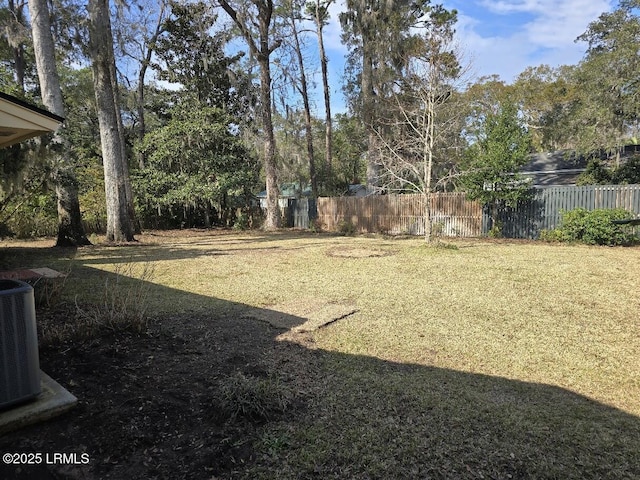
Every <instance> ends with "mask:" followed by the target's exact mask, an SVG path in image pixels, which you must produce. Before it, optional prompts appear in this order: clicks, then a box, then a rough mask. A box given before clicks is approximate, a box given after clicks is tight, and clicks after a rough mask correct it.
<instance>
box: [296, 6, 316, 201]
mask: <svg viewBox="0 0 640 480" xmlns="http://www.w3.org/2000/svg"><path fill="white" fill-rule="evenodd" d="M295 15H296V14H295V12H294V11H293V8H292V11H291V12H290V20H291V31H292V32H293V41H294V46H295V51H296V58H297V60H298V69H299V70H300V95H301V96H302V104H303V105H304V125H305V138H306V141H307V157H308V160H309V178H310V179H311V191H312V192H313V196H314V198H317V197H318V176H317V174H316V161H315V158H314V153H313V126H312V124H311V105H310V103H309V88H308V86H307V76H306V74H305V70H304V58H303V57H302V49H301V46H300V37H299V36H298V26H297V24H296V19H295ZM301 187H302V185H301Z"/></svg>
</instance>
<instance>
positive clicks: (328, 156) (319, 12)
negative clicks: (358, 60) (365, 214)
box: [315, 0, 333, 176]
mask: <svg viewBox="0 0 640 480" xmlns="http://www.w3.org/2000/svg"><path fill="white" fill-rule="evenodd" d="M332 1H333V0H330V1H328V2H326V8H328V7H329V4H331V3H332ZM323 12H325V14H324V15H323ZM325 19H326V9H323V8H322V7H321V5H320V0H316V3H315V22H316V28H317V33H318V50H319V52H320V68H321V70H322V92H323V93H324V111H325V130H324V144H325V164H326V165H325V166H326V169H327V176H329V175H331V164H332V163H333V161H332V156H333V151H332V150H333V141H332V135H333V126H332V123H331V122H332V120H331V93H330V90H329V69H328V66H327V65H328V63H329V60H328V58H327V54H326V53H325V50H324V33H323V29H324V22H325Z"/></svg>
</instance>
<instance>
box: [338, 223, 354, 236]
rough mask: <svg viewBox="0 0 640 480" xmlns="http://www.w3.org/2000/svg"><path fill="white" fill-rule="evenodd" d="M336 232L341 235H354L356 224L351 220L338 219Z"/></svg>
mask: <svg viewBox="0 0 640 480" xmlns="http://www.w3.org/2000/svg"><path fill="white" fill-rule="evenodd" d="M338 233H340V234H341V235H347V236H352V235H355V234H356V226H355V225H354V224H353V223H351V222H347V221H346V220H342V221H340V223H338Z"/></svg>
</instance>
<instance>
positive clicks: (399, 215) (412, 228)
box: [317, 193, 482, 237]
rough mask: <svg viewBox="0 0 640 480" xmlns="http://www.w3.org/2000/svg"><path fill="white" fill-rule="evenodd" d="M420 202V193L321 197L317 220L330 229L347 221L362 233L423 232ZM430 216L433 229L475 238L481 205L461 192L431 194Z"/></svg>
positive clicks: (480, 224) (337, 228)
mask: <svg viewBox="0 0 640 480" xmlns="http://www.w3.org/2000/svg"><path fill="white" fill-rule="evenodd" d="M423 202H424V197H423V196H422V195H419V194H414V195H371V196H368V197H332V198H326V197H321V198H318V204H317V206H318V221H319V222H320V223H321V225H322V226H323V228H325V229H327V230H330V231H335V230H339V229H340V228H341V225H342V224H344V223H347V224H351V225H353V227H355V229H356V231H358V232H363V233H364V232H371V233H389V234H393V235H398V234H407V235H423V234H424V203H423ZM431 215H432V219H433V223H434V225H435V227H436V230H437V231H439V232H441V233H442V234H443V235H446V236H460V237H477V236H479V235H481V233H482V231H481V227H482V206H481V205H480V204H479V203H478V202H471V201H469V200H467V199H466V197H465V194H464V193H436V194H433V195H432V196H431Z"/></svg>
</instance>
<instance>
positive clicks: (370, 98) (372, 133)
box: [361, 35, 380, 193]
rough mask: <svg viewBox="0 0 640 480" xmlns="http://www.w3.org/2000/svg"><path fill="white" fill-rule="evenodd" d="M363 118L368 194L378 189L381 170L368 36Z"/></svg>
mask: <svg viewBox="0 0 640 480" xmlns="http://www.w3.org/2000/svg"><path fill="white" fill-rule="evenodd" d="M362 53H363V54H362V79H361V82H362V118H363V121H364V127H365V131H366V132H367V192H368V193H375V192H377V189H378V186H379V185H378V184H379V177H380V168H379V162H378V155H377V140H378V134H377V132H376V130H375V126H374V123H375V118H374V117H375V103H374V102H375V93H374V90H373V56H372V54H371V45H370V42H369V40H368V36H367V35H363V38H362Z"/></svg>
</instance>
